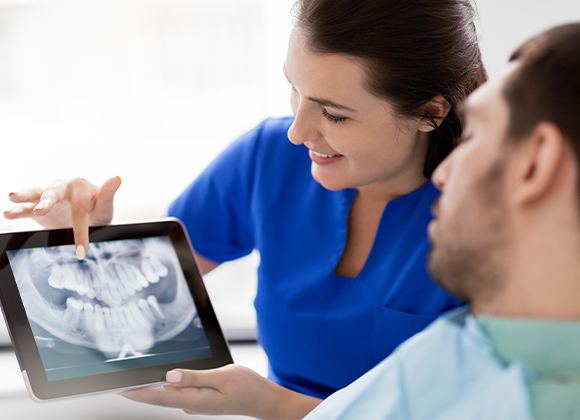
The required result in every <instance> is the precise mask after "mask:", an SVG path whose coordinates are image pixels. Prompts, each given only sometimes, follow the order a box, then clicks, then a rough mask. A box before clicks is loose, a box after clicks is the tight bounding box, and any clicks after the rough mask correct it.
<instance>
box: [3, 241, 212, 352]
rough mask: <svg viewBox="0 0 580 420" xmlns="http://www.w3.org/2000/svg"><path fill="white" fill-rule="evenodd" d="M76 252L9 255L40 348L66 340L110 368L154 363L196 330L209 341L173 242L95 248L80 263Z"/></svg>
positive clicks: (67, 247)
mask: <svg viewBox="0 0 580 420" xmlns="http://www.w3.org/2000/svg"><path fill="white" fill-rule="evenodd" d="M74 251H75V250H74V246H73V245H65V246H57V247H49V248H31V249H23V250H19V251H11V252H10V253H9V258H10V265H11V267H12V270H13V272H14V277H15V279H16V283H17V285H18V288H19V291H20V294H21V296H22V301H23V303H24V306H25V310H26V314H27V316H28V318H29V320H30V321H31V325H32V324H33V323H36V324H37V325H38V326H40V327H41V328H42V330H44V331H46V332H47V333H48V334H45V335H44V336H43V335H41V333H38V332H35V338H36V342H37V345H38V346H39V347H41V348H50V349H54V348H55V347H56V346H58V342H59V340H62V342H64V343H68V344H72V345H74V346H82V347H84V348H90V349H93V350H95V351H98V352H100V353H101V354H102V355H103V356H104V358H105V359H106V360H116V359H124V358H134V357H141V356H146V355H147V353H148V351H150V349H152V348H153V347H154V346H155V345H158V344H159V343H162V342H165V341H167V340H171V339H172V338H174V337H176V336H178V335H179V334H180V333H182V332H183V331H184V329H186V327H187V326H188V325H190V324H191V325H193V326H194V327H196V328H197V329H199V334H202V333H203V331H202V329H201V324H200V323H199V318H198V317H197V312H196V310H195V306H194V303H193V300H192V297H191V294H190V293H189V291H188V290H187V284H186V281H185V278H184V276H183V272H182V271H181V268H180V265H179V261H178V259H177V255H176V254H175V251H174V249H173V246H172V244H171V240H170V239H169V238H167V237H155V238H145V239H135V240H133V239H131V240H118V241H110V242H97V243H91V244H90V247H89V250H88V253H87V257H86V258H85V259H84V260H78V259H77V258H76V257H75V252H74Z"/></svg>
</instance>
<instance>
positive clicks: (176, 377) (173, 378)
mask: <svg viewBox="0 0 580 420" xmlns="http://www.w3.org/2000/svg"><path fill="white" fill-rule="evenodd" d="M181 376H182V375H181V372H180V371H178V370H170V371H169V372H167V375H165V380H166V381H167V382H170V383H172V384H175V383H177V382H181Z"/></svg>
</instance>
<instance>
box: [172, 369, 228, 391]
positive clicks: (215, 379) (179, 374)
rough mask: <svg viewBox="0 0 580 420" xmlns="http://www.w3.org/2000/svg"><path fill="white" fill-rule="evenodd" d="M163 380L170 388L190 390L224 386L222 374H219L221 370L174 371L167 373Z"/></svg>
mask: <svg viewBox="0 0 580 420" xmlns="http://www.w3.org/2000/svg"><path fill="white" fill-rule="evenodd" d="M165 380H166V381H167V382H168V383H169V384H171V385H172V386H176V387H190V388H215V389H219V388H221V387H222V386H223V384H224V378H223V372H221V369H210V370H189V369H174V370H170V371H169V372H167V374H166V375H165Z"/></svg>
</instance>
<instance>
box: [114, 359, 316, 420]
mask: <svg viewBox="0 0 580 420" xmlns="http://www.w3.org/2000/svg"><path fill="white" fill-rule="evenodd" d="M166 380H167V384H166V385H164V386H163V387H159V388H140V389H134V390H130V391H125V392H122V393H121V395H122V396H124V397H126V398H129V399H130V400H134V401H139V402H144V403H147V404H153V405H160V406H164V407H173V408H180V409H182V410H184V411H185V412H186V413H188V414H214V415H225V414H238V415H240V414H241V415H246V416H250V417H258V418H263V419H267V418H288V419H290V418H303V417H304V416H305V415H306V414H308V413H309V412H310V411H312V410H313V409H314V408H315V407H316V406H317V405H318V404H320V402H321V400H319V399H316V398H313V397H309V396H307V395H303V394H299V393H296V392H294V391H291V390H289V389H286V388H284V387H281V386H279V385H277V384H275V383H274V382H272V381H269V380H268V379H266V378H264V377H262V376H260V375H259V374H257V373H256V372H254V371H253V370H251V369H248V368H245V367H242V366H235V365H229V366H224V367H222V368H217V369H210V370H187V369H175V370H172V371H169V372H167V376H166Z"/></svg>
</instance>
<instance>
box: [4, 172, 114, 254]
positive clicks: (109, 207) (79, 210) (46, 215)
mask: <svg viewBox="0 0 580 420" xmlns="http://www.w3.org/2000/svg"><path fill="white" fill-rule="evenodd" d="M120 185H121V178H119V177H118V176H116V177H113V178H110V179H108V180H107V181H105V183H104V184H103V185H102V186H101V187H100V188H99V187H97V186H96V185H93V184H91V183H90V182H89V181H87V180H85V179H82V178H76V179H73V180H70V181H63V180H59V181H56V182H53V183H52V184H51V185H49V186H48V187H47V188H44V189H42V188H32V189H29V190H24V191H19V192H13V193H10V194H9V195H8V197H9V198H10V201H12V202H13V203H17V204H18V206H16V207H14V208H13V209H11V210H7V211H5V212H4V217H6V218H7V219H20V218H25V217H30V218H32V219H34V220H35V221H37V222H38V223H40V224H41V225H42V226H44V227H45V228H49V229H56V228H64V227H71V226H72V228H73V231H74V238H75V245H76V246H77V256H78V257H79V258H84V256H85V254H86V252H87V250H88V249H89V226H90V225H104V224H107V223H110V222H111V219H112V218H113V199H114V196H115V193H116V192H117V189H118V188H119V186H120Z"/></svg>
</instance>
